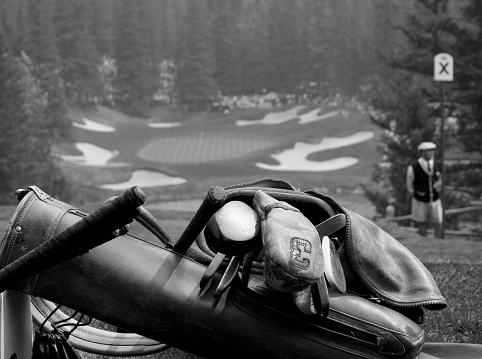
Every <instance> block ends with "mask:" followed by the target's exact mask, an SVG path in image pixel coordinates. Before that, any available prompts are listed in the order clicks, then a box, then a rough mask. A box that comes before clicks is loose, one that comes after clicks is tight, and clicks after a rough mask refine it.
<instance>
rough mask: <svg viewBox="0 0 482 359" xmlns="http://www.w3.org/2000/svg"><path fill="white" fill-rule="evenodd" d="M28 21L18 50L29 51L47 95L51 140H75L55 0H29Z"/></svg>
mask: <svg viewBox="0 0 482 359" xmlns="http://www.w3.org/2000/svg"><path fill="white" fill-rule="evenodd" d="M27 14H28V15H27V16H28V21H27V23H28V24H29V26H27V27H26V29H25V31H24V34H25V35H24V37H23V41H22V42H20V43H19V44H17V45H16V46H17V52H18V53H23V52H25V53H26V56H27V57H28V58H30V59H31V60H32V71H33V75H35V77H36V78H37V79H38V80H39V81H40V86H41V88H42V91H43V92H45V94H46V100H47V106H46V108H45V112H46V118H45V121H47V122H48V124H46V125H47V126H48V128H49V129H50V131H49V139H50V140H51V141H53V142H62V141H64V142H66V141H69V140H71V139H72V137H73V135H72V124H71V122H70V119H69V118H68V116H67V103H66V97H65V89H64V83H63V79H62V77H61V65H60V63H61V61H60V56H59V53H58V50H57V46H56V41H55V31H54V27H53V18H52V17H53V3H52V1H51V0H38V1H31V2H29V3H28V8H27Z"/></svg>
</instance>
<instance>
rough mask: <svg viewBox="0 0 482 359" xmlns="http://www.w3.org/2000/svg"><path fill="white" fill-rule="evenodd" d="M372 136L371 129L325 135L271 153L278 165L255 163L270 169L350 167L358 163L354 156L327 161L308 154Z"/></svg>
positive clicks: (325, 169) (297, 169) (313, 170)
mask: <svg viewBox="0 0 482 359" xmlns="http://www.w3.org/2000/svg"><path fill="white" fill-rule="evenodd" d="M373 136H374V134H373V132H371V131H360V132H357V133H354V134H353V135H350V136H346V137H326V138H324V139H323V140H321V142H320V143H314V144H313V143H303V142H297V143H296V144H295V145H294V147H293V148H291V149H287V150H285V151H282V152H280V153H277V154H273V155H271V157H273V158H274V159H275V160H277V161H278V162H279V164H278V165H270V164H266V163H259V162H258V163H256V166H257V167H258V168H262V169H265V170H270V171H308V172H327V171H335V170H339V169H342V168H346V167H350V166H353V165H355V164H356V163H358V159H357V158H356V157H340V158H335V159H331V160H327V161H311V160H308V156H309V155H310V154H312V153H316V152H319V151H326V150H331V149H335V148H340V147H345V146H351V145H354V144H357V143H360V142H364V141H367V140H369V139H371V138H372V137H373Z"/></svg>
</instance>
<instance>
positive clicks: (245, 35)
mask: <svg viewBox="0 0 482 359" xmlns="http://www.w3.org/2000/svg"><path fill="white" fill-rule="evenodd" d="M268 10H269V9H268V7H267V5H266V4H265V3H264V2H247V4H246V5H245V7H244V9H243V11H242V12H241V13H240V21H239V23H240V24H239V31H240V51H239V52H240V67H241V69H240V72H241V75H240V77H241V82H242V91H243V93H246V94H253V93H262V92H263V90H265V89H266V90H271V89H270V88H269V84H268V79H269V77H270V72H271V67H270V56H269V54H270V52H269V49H268V43H269V26H268V25H269V22H268V21H266V18H267V16H268Z"/></svg>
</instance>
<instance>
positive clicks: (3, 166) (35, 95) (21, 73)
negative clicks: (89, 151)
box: [0, 27, 68, 203]
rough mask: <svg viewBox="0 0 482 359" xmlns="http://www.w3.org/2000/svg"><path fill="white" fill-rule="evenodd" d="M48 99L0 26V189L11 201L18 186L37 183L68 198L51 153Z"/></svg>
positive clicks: (57, 194)
mask: <svg viewBox="0 0 482 359" xmlns="http://www.w3.org/2000/svg"><path fill="white" fill-rule="evenodd" d="M46 107H47V99H46V96H45V92H43V91H42V89H41V88H40V86H39V84H38V81H37V80H36V79H35V77H34V76H33V75H32V64H31V62H30V61H29V59H28V58H27V57H23V58H21V57H15V56H14V55H13V52H12V51H11V50H10V48H9V46H8V45H7V42H6V38H5V36H4V32H3V29H2V28H1V27H0V125H1V127H2V131H1V132H0V153H1V156H0V184H1V186H0V188H1V189H0V192H1V199H0V201H1V202H2V203H8V202H13V200H14V198H13V196H12V194H13V193H14V192H15V190H16V189H17V188H22V187H26V186H29V185H33V184H35V185H37V186H40V187H41V188H43V189H44V190H46V191H47V192H48V193H50V194H52V195H54V196H60V197H61V198H63V199H64V200H66V199H68V198H67V196H68V186H67V184H66V181H65V179H64V177H63V176H62V174H61V172H60V171H59V170H58V169H57V168H56V166H55V164H54V161H53V159H52V157H51V156H50V148H51V142H50V136H49V131H50V129H49V126H48V121H45V118H46V117H45V109H46Z"/></svg>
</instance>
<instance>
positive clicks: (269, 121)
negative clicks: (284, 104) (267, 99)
mask: <svg viewBox="0 0 482 359" xmlns="http://www.w3.org/2000/svg"><path fill="white" fill-rule="evenodd" d="M303 108H304V106H295V107H293V108H291V109H289V110H287V111H284V112H270V113H268V114H266V115H265V116H264V117H263V118H262V119H260V120H238V121H236V125H237V126H240V127H242V126H249V125H279V124H281V123H285V122H288V121H291V120H299V122H298V123H299V124H300V125H305V124H307V123H312V122H315V121H321V120H326V119H327V118H331V117H334V116H336V115H338V114H339V113H340V111H338V110H335V111H330V112H327V113H324V114H321V115H320V111H321V108H316V109H314V110H311V111H309V112H306V113H303V114H301V115H298V112H300V111H301V110H302V109H303Z"/></svg>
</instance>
